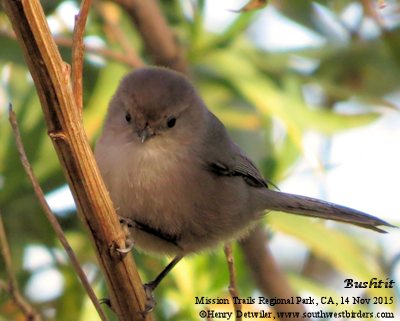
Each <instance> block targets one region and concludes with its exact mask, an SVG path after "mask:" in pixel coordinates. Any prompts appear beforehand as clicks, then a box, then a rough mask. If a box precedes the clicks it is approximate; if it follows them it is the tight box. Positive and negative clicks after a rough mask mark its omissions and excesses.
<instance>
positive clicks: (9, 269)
mask: <svg viewBox="0 0 400 321" xmlns="http://www.w3.org/2000/svg"><path fill="white" fill-rule="evenodd" d="M0 251H1V255H2V256H3V259H4V263H5V268H6V274H7V277H8V286H7V285H6V284H2V283H0V287H3V288H4V290H5V291H7V292H8V293H9V294H10V296H11V298H12V299H13V301H14V303H15V305H16V306H17V307H18V308H19V309H20V310H21V312H22V313H23V314H24V315H25V317H26V320H31V321H41V320H42V318H41V316H40V315H39V313H38V312H37V311H36V310H35V309H34V308H33V307H32V306H31V305H30V304H29V303H28V302H27V301H26V300H25V298H24V297H23V296H22V295H21V293H20V291H19V288H18V283H17V278H16V277H15V274H14V270H13V263H12V259H11V251H10V246H9V245H8V241H7V236H6V231H5V228H4V224H3V217H2V213H1V212H0Z"/></svg>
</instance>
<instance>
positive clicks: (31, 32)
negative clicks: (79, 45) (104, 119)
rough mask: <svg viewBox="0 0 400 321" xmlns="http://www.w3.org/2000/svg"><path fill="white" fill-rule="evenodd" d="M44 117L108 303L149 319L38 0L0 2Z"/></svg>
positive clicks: (123, 317) (126, 316)
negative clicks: (28, 71)
mask: <svg viewBox="0 0 400 321" xmlns="http://www.w3.org/2000/svg"><path fill="white" fill-rule="evenodd" d="M1 3H2V5H3V7H4V10H5V12H6V14H7V16H8V17H9V19H10V21H11V23H12V26H13V29H14V31H15V33H16V35H17V39H18V41H19V43H20V45H21V47H22V49H23V53H24V57H25V60H26V62H27V64H28V67H29V70H30V73H31V75H32V78H33V80H34V83H35V87H36V90H37V93H38V96H39V99H40V102H41V106H42V109H43V113H44V115H45V120H46V125H47V129H48V133H49V136H50V139H51V140H52V142H53V145H54V147H55V149H56V152H57V155H58V156H59V159H60V161H61V163H62V166H63V169H64V173H65V175H66V178H67V181H68V184H69V186H70V188H71V191H72V194H73V196H74V199H75V202H76V205H77V209H78V214H79V216H80V218H81V219H82V221H83V222H84V223H85V224H86V226H87V227H88V230H89V231H90V236H91V240H92V242H93V245H94V247H95V248H96V254H97V256H98V259H99V263H100V266H101V268H102V271H103V275H104V277H105V280H106V282H107V286H108V289H109V294H110V299H111V304H112V307H113V310H114V311H115V313H116V314H117V317H118V318H119V320H120V321H128V320H143V319H146V320H152V315H151V314H148V315H147V316H146V317H144V316H143V314H142V311H144V309H145V304H146V296H145V292H144V289H143V283H142V282H141V280H140V277H139V275H138V272H137V269H136V266H135V263H134V261H133V257H132V256H131V255H126V256H122V255H121V254H120V253H119V252H118V251H116V250H115V249H116V248H124V246H125V236H124V233H123V231H122V228H121V226H120V224H119V221H118V218H117V215H116V213H115V210H114V208H113V205H112V202H111V199H110V196H109V194H108V193H107V190H106V188H105V186H104V183H103V181H102V179H101V177H100V174H99V172H98V169H97V164H96V162H95V160H94V157H93V153H92V150H91V148H90V145H89V143H88V140H87V137H86V135H85V131H84V129H83V127H82V122H81V117H80V113H79V111H78V109H77V108H76V104H75V98H74V96H73V93H72V86H71V82H70V77H69V73H67V69H68V68H67V67H66V64H65V63H64V62H63V61H62V59H61V56H60V53H59V52H58V50H57V46H56V44H55V43H54V40H53V38H52V35H51V33H50V30H49V26H48V25H47V21H46V17H45V15H44V12H43V8H42V6H41V5H40V2H39V1H38V0H19V1H15V0H1Z"/></svg>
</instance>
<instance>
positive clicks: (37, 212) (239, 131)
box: [0, 0, 400, 321]
mask: <svg viewBox="0 0 400 321" xmlns="http://www.w3.org/2000/svg"><path fill="white" fill-rule="evenodd" d="M120 2H123V1H121V0H119V1H94V4H93V6H92V10H91V13H90V16H89V20H88V23H87V28H86V36H85V44H86V46H87V54H86V56H85V66H84V122H85V129H86V132H87V135H88V137H89V139H90V141H91V142H92V143H93V145H94V143H95V141H96V137H97V136H98V134H99V131H100V129H101V126H102V122H103V119H104V116H105V113H106V109H107V104H108V101H109V99H110V97H111V96H112V94H113V92H114V90H115V88H116V87H117V85H118V82H119V80H120V79H121V77H122V76H123V75H124V74H126V73H127V72H128V71H129V70H131V69H132V68H134V67H135V66H136V65H137V64H136V61H135V59H134V57H135V56H136V55H137V56H138V57H140V59H142V60H143V61H144V62H146V63H148V64H151V63H152V60H151V57H150V55H149V54H148V53H147V52H146V51H145V50H144V46H143V43H142V41H141V37H140V34H139V33H138V31H137V29H136V28H135V26H134V24H132V21H131V17H130V16H129V15H128V14H127V12H126V10H124V9H123V7H120V6H119V5H118V3H120ZM247 2H248V1H245V0H241V1H240V0H218V1H212V0H208V1H206V0H197V1H196V0H192V1H188V0H181V1H178V0H163V1H159V4H160V7H161V10H162V13H163V14H164V15H165V17H166V19H167V21H168V23H169V25H170V27H171V28H172V29H173V31H174V33H175V35H176V37H177V41H178V42H179V44H180V45H181V46H182V48H183V50H184V55H185V60H186V62H187V65H188V70H189V74H190V76H191V77H192V79H193V81H194V83H195V85H196V87H197V88H198V89H199V91H200V92H201V94H202V96H203V98H204V100H205V102H206V103H207V105H208V106H209V108H210V109H211V110H212V111H213V112H214V113H215V114H216V115H217V116H218V117H220V118H221V120H222V121H223V122H224V124H225V125H226V126H227V127H228V129H229V131H230V133H231V135H232V136H233V138H234V140H235V141H236V142H237V143H238V144H239V145H240V146H241V147H242V148H243V149H244V150H245V151H246V152H247V153H248V154H249V156H250V157H251V158H252V159H253V160H255V162H256V163H257V165H258V166H259V168H260V169H261V171H262V172H263V174H264V176H265V177H267V178H268V179H269V180H271V181H272V182H274V183H275V184H276V185H278V186H279V188H280V189H281V190H282V191H285V192H292V193H297V194H303V195H308V196H313V197H318V198H322V199H324V200H328V201H332V202H336V203H339V204H342V205H346V206H350V207H353V208H357V209H359V210H362V211H365V212H368V213H371V214H374V215H376V216H379V217H380V218H382V219H385V220H387V221H389V222H391V223H392V224H395V225H398V224H399V223H400V222H399V213H400V202H399V198H400V194H399V187H398V182H399V181H400V170H399V164H400V113H399V111H400V103H399V99H400V3H398V1H394V0H393V1H390V0H387V1H378V0H376V1H373V0H359V1H350V0H337V1H328V0H326V1H322V0H321V1H308V0H296V1H288V0H275V1H269V2H268V5H267V6H266V7H265V8H261V9H259V10H253V11H249V12H242V11H238V9H240V8H242V7H243V6H244V5H245V4H246V3H247ZM41 3H42V5H43V7H44V9H45V12H46V15H47V18H48V22H49V25H50V28H51V30H52V32H53V34H54V37H55V39H56V42H57V44H58V45H59V49H60V51H61V53H62V56H63V59H64V60H65V61H66V62H70V60H71V39H72V30H73V25H74V15H75V14H77V12H78V8H79V5H80V2H79V1H71V0H65V1H60V0H59V1H48V0H43V1H41ZM0 82H1V85H0V210H1V215H2V217H3V220H4V225H5V229H6V233H7V238H8V242H9V243H10V246H11V252H12V258H13V268H14V270H15V273H16V276H17V280H18V282H19V285H20V287H21V290H22V292H23V294H24V295H25V296H26V298H27V299H28V301H29V302H31V303H32V305H33V306H34V307H35V308H37V309H38V310H39V311H40V312H41V313H42V314H43V315H44V316H45V319H47V320H59V321H62V320H98V317H97V315H96V313H95V310H94V308H93V307H92V305H91V303H90V302H89V300H88V299H87V296H86V294H85V293H84V291H83V289H82V287H81V285H80V283H79V281H78V280H77V278H76V277H75V274H74V271H73V269H72V268H71V266H70V264H69V262H68V259H67V258H66V255H65V253H64V251H63V250H62V248H61V247H60V244H59V242H58V241H57V239H56V237H55V235H54V233H53V231H52V229H51V227H50V225H49V223H48V222H47V221H46V219H45V217H44V215H43V213H42V211H41V209H40V207H39V203H38V201H37V199H36V197H35V196H34V193H33V190H32V187H31V185H30V184H29V183H28V180H27V178H26V175H25V173H24V171H23V169H22V167H21V165H20V161H19V158H18V154H17V151H16V148H15V144H14V139H13V136H12V133H11V129H10V126H9V123H8V120H7V108H8V104H9V102H12V104H13V107H14V109H15V111H16V113H17V117H18V120H19V123H20V130H21V132H22V135H23V140H24V143H25V148H26V150H27V154H28V157H29V159H30V162H31V164H32V166H33V169H34V171H35V173H36V175H37V176H38V178H39V181H40V184H41V186H42V188H43V189H44V190H45V192H46V193H47V199H48V201H49V202H50V204H51V206H52V208H53V210H54V212H55V213H56V215H57V218H58V219H59V221H60V222H61V224H62V226H63V228H64V231H65V233H66V236H67V238H68V240H69V241H70V242H71V244H72V246H73V248H74V250H75V252H76V254H77V255H78V257H79V259H80V262H81V263H82V265H83V267H84V269H85V271H86V272H87V273H88V276H89V278H90V280H91V281H92V282H93V286H94V288H95V290H96V292H97V293H98V295H99V297H106V296H107V292H106V289H105V284H104V282H103V279H102V276H101V271H100V270H99V268H98V266H97V262H96V258H95V254H94V252H93V250H92V248H91V244H90V241H89V239H88V236H87V233H86V230H85V229H84V228H83V227H82V224H81V223H80V221H79V219H78V217H77V215H76V212H75V206H74V204H73V200H72V197H71V195H70V193H69V190H68V187H66V182H65V179H64V176H63V174H62V171H61V167H60V164H59V162H58V160H57V156H56V154H55V152H54V150H53V147H52V144H51V142H50V140H49V138H48V136H47V131H46V127H45V125H44V121H43V115H42V111H41V108H40V104H39V101H38V98H37V95H36V91H35V88H34V85H33V82H32V79H31V77H30V75H29V72H28V70H27V67H26V64H25V62H24V59H23V56H22V53H21V49H20V47H19V45H18V43H17V42H16V40H15V36H14V35H13V32H12V28H11V26H10V24H9V22H8V19H7V16H6V15H5V13H4V12H3V11H0ZM260 224H261V226H262V229H263V230H265V231H266V233H268V238H269V245H268V246H269V247H270V249H271V251H272V254H273V256H274V259H275V260H276V261H277V264H278V266H279V268H280V269H281V270H282V271H283V272H284V275H285V277H286V278H287V279H288V282H289V284H290V286H291V287H292V288H293V289H294V290H295V292H296V293H298V294H299V295H303V296H309V295H310V296H313V297H316V298H320V297H321V296H332V297H333V298H339V297H340V296H351V295H355V296H361V297H371V296H376V295H378V296H383V297H394V298H395V302H394V304H392V305H368V306H366V305H362V306H361V305H360V306H354V307H352V309H353V310H356V311H358V310H359V309H361V310H362V311H373V312H376V311H380V310H382V311H392V312H394V313H397V316H398V317H399V316H400V312H399V311H398V306H399V295H400V293H399V289H400V288H399V286H398V284H399V282H400V265H399V260H400V256H399V254H400V242H399V236H400V234H399V232H398V231H396V230H393V229H391V230H390V233H389V234H378V233H374V232H371V231H364V230H362V229H360V228H356V227H352V226H347V225H344V224H339V223H332V222H322V221H318V220H312V219H304V218H298V217H295V216H292V215H286V214H281V213H270V214H268V215H267V216H266V217H265V219H263V220H262V221H261V222H260ZM234 254H235V259H236V269H237V274H238V288H239V291H240V294H241V295H242V296H244V297H246V296H253V297H256V296H258V295H262V293H261V292H260V290H259V288H258V287H257V282H255V281H254V279H253V278H252V277H251V275H252V274H251V272H250V269H249V267H248V264H247V262H246V258H245V256H244V255H243V252H242V250H241V248H240V247H238V246H237V245H234ZM134 255H135V259H136V261H137V263H138V265H139V268H140V273H141V276H142V279H143V280H151V279H152V278H153V277H154V276H155V275H156V274H157V273H158V272H159V271H160V270H161V268H162V267H163V266H165V264H166V263H167V262H168V259H167V258H154V257H151V256H149V255H146V254H142V253H140V252H138V251H135V252H134ZM373 277H376V278H378V279H383V280H386V278H389V279H393V280H395V281H396V285H395V287H394V288H393V289H381V290H379V291H377V290H369V289H356V290H355V291H351V290H349V289H344V288H343V280H344V279H347V278H353V279H354V280H358V281H369V280H370V279H371V278H373ZM0 279H1V280H3V281H6V279H7V275H6V273H5V271H4V264H3V258H0ZM228 280H229V277H228V272H227V266H226V261H225V258H224V254H223V251H222V248H221V249H217V250H216V251H214V252H212V253H201V254H199V255H194V256H191V257H188V258H186V259H185V260H183V262H182V263H180V264H179V265H178V266H177V267H176V268H175V269H174V271H173V272H172V274H171V276H170V277H169V278H168V279H167V280H166V281H165V282H164V283H163V284H162V285H161V286H160V288H159V289H158V290H157V291H156V297H157V300H158V306H157V308H156V311H155V315H156V320H188V319H200V318H199V317H198V313H199V311H200V309H202V308H203V307H202V306H199V305H195V304H194V303H195V297H196V296H208V297H212V298H213V297H228V296H229V293H228V289H227V287H228ZM0 291H1V292H0V320H1V321H3V320H24V316H23V315H22V314H21V313H20V312H19V311H18V308H17V307H16V306H15V304H14V303H13V302H12V300H11V298H10V297H9V295H8V294H7V293H6V292H5V291H2V290H0ZM215 308H221V307H215ZM260 308H263V309H265V308H266V307H260ZM249 309H255V307H254V306H252V307H249ZM321 309H322V310H327V311H341V310H343V307H341V306H340V305H339V306H335V307H329V306H328V307H321ZM313 310H316V309H315V307H314V308H311V310H310V311H313ZM318 310H319V309H318ZM109 315H110V319H111V320H113V316H112V313H109ZM353 320H354V319H353Z"/></svg>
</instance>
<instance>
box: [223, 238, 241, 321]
mask: <svg viewBox="0 0 400 321" xmlns="http://www.w3.org/2000/svg"><path fill="white" fill-rule="evenodd" d="M224 252H225V257H226V261H227V262H228V270H229V293H230V294H231V297H232V303H233V308H234V310H235V315H236V321H241V320H242V317H241V316H240V317H238V316H237V313H236V312H237V311H240V312H242V304H241V303H240V302H237V301H235V300H234V298H238V297H239V291H238V289H237V284H236V270H235V262H234V259H233V253H232V244H226V245H225V247H224Z"/></svg>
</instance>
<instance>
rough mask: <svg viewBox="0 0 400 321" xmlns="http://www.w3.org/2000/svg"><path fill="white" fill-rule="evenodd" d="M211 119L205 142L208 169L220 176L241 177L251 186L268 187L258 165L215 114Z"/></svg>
mask: <svg viewBox="0 0 400 321" xmlns="http://www.w3.org/2000/svg"><path fill="white" fill-rule="evenodd" d="M210 117H211V118H210V119H211V120H210V125H211V126H210V127H209V131H208V132H207V135H206V139H205V142H204V146H205V148H206V150H207V153H204V155H206V157H207V159H206V160H204V161H205V163H206V166H207V168H208V169H209V170H210V171H211V172H212V173H214V174H216V175H220V176H241V177H242V178H243V180H244V181H245V182H246V183H247V184H249V185H250V186H254V187H268V184H267V181H266V180H265V179H264V177H263V176H262V175H261V173H260V171H259V170H258V169H257V167H256V165H255V164H254V163H253V162H252V161H251V160H250V159H249V158H248V157H247V156H246V155H245V154H244V152H243V151H242V150H241V149H240V147H239V146H237V145H236V144H235V143H234V142H232V140H231V139H230V137H229V135H228V133H227V132H226V129H225V127H224V126H223V125H222V123H221V122H220V121H219V120H218V119H217V118H216V117H215V116H214V115H213V114H211V115H210Z"/></svg>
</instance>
